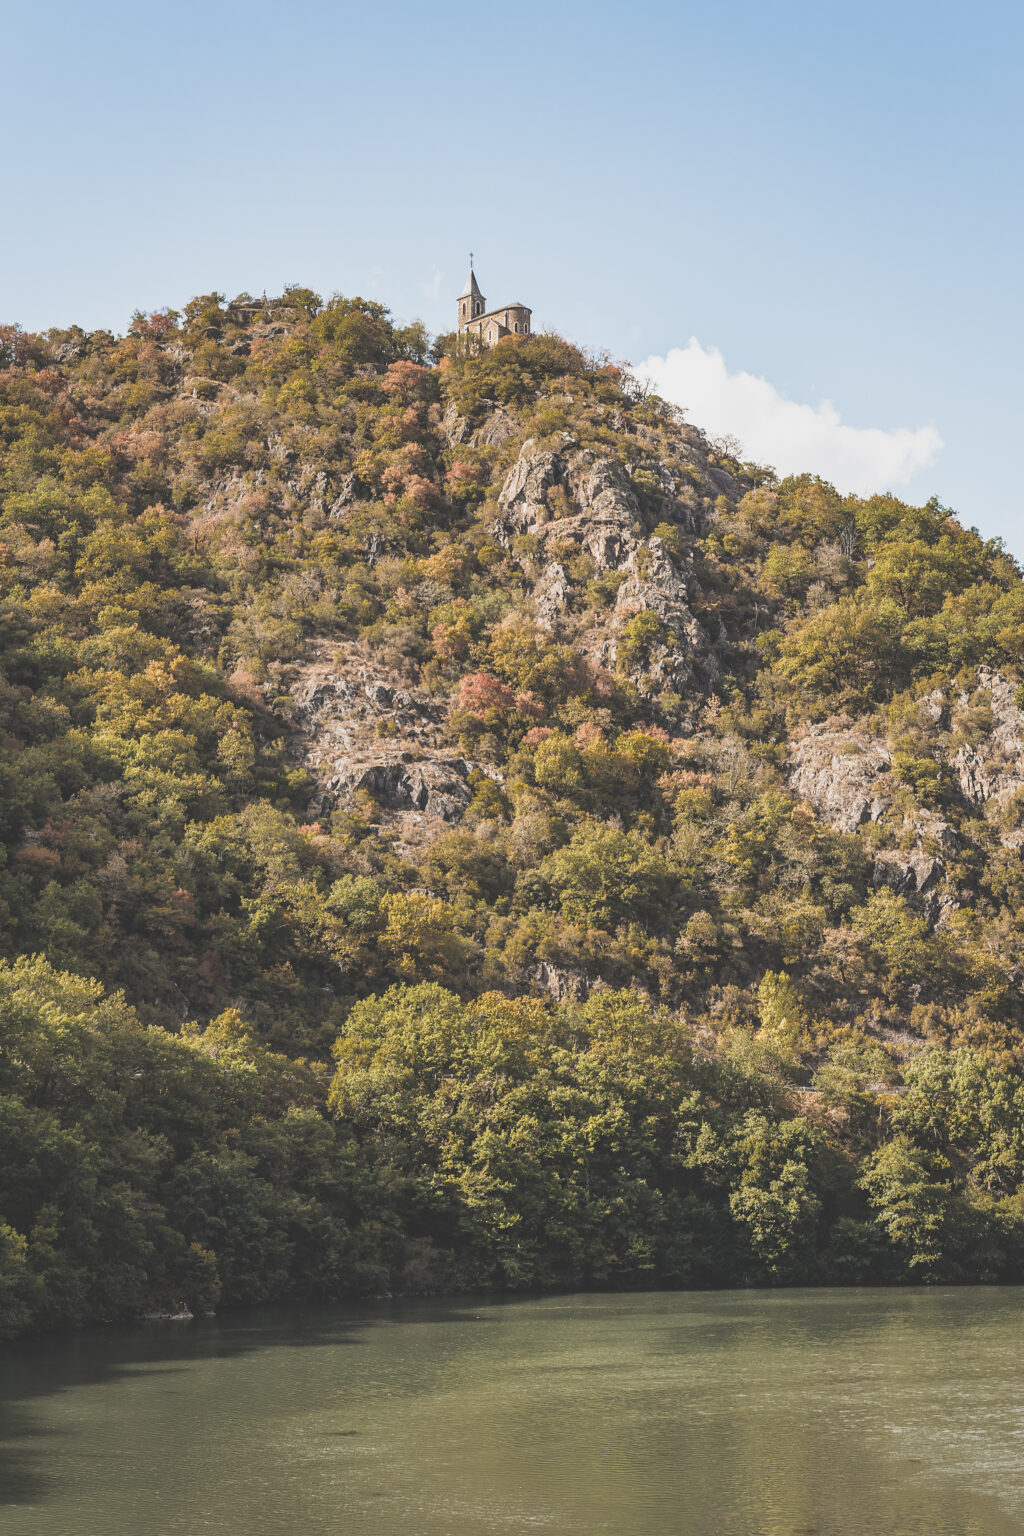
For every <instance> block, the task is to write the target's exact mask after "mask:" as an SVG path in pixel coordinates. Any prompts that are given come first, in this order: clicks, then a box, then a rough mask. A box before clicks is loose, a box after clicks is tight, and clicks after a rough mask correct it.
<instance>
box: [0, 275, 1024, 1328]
mask: <svg viewBox="0 0 1024 1536" xmlns="http://www.w3.org/2000/svg"><path fill="white" fill-rule="evenodd" d="M0 368H2V371H0V455H2V457H0V505H2V519H0V578H2V581H3V614H4V625H3V637H2V647H3V649H2V654H0V667H2V677H0V707H2V711H3V735H2V742H0V782H2V795H0V837H2V860H0V862H2V867H0V912H2V918H3V925H2V942H3V955H4V957H5V964H4V966H3V969H2V970H0V1009H2V1014H0V1029H2V1035H0V1220H2V1225H0V1244H2V1246H0V1327H2V1328H3V1330H4V1331H6V1332H8V1333H15V1332H18V1331H21V1330H23V1329H28V1328H39V1327H52V1326H60V1325H62V1324H66V1323H68V1322H79V1321H88V1320H97V1319H108V1318H117V1317H125V1316H132V1315H137V1314H139V1313H141V1312H144V1311H146V1310H151V1309H162V1308H166V1307H172V1308H173V1307H176V1306H177V1305H178V1304H179V1303H180V1302H181V1300H182V1299H184V1300H186V1301H187V1302H188V1303H189V1305H190V1306H191V1307H193V1308H196V1309H199V1308H208V1307H212V1306H214V1305H217V1304H218V1303H221V1304H232V1303H233V1304H237V1303H244V1302H249V1301H258V1300H263V1299H267V1298H278V1297H289V1296H299V1297H301V1296H309V1295H321V1296H341V1295H351V1294H359V1293H365V1292H371V1293H378V1292H382V1291H432V1290H440V1289H452V1288H458V1287H463V1288H466V1287H477V1288H480V1287H487V1288H495V1289H502V1288H516V1287H533V1288H536V1287H540V1286H554V1285H574V1286H580V1285H649V1284H660V1285H705V1286H706V1285H714V1284H772V1283H782V1284H786V1283H810V1284H813V1283H817V1282H840V1283H842V1282H874V1281H879V1282H894V1281H903V1280H944V1281H962V1280H987V1279H1012V1280H1019V1279H1021V1278H1024V1196H1022V1195H1021V1193H1020V1190H1021V1181H1022V1178H1024V1081H1022V1078H1021V1071H1022V1069H1024V922H1022V917H1021V893H1022V887H1024V868H1022V864H1021V855H1020V850H1021V846H1022V844H1024V692H1022V689H1021V657H1022V642H1024V583H1022V580H1021V576H1020V573H1019V571H1018V569H1017V567H1016V566H1015V564H1014V562H1013V561H1012V560H1011V559H1010V558H1009V556H1008V555H1007V554H1006V553H1005V551H1004V550H1003V549H1002V548H1001V547H1000V546H999V544H998V543H996V542H994V541H988V542H986V541H985V540H983V539H982V538H981V537H980V536H979V535H978V534H977V532H975V531H974V530H968V529H965V528H963V527H962V526H961V525H960V523H959V522H958V521H957V519H956V518H955V516H954V515H953V514H952V513H950V512H949V511H948V510H947V509H945V508H943V507H941V506H940V505H938V504H937V503H935V502H932V503H929V504H928V505H927V506H925V507H913V506H909V505H905V504H903V503H902V502H900V501H898V500H897V499H895V498H894V497H892V496H888V495H880V496H877V497H872V498H866V499H865V498H857V497H844V496H840V495H839V494H837V493H836V492H835V490H834V489H833V488H832V487H831V486H829V485H827V484H825V483H824V482H822V481H820V480H818V479H816V478H814V477H813V476H801V477H798V478H790V479H779V478H778V477H776V476H775V475H774V473H773V472H772V471H771V470H770V469H767V468H764V467H761V466H757V465H752V464H744V463H740V462H738V460H737V459H736V457H735V453H734V448H733V446H731V445H730V444H728V443H717V442H713V441H710V440H709V439H708V438H707V437H706V436H705V435H704V434H702V433H701V431H700V430H699V429H698V428H697V427H695V426H693V425H690V424H689V423H688V422H686V421H685V420H683V419H682V417H681V416H680V414H679V413H678V412H676V411H674V410H673V409H672V408H671V407H669V406H667V405H666V404H665V403H664V402H662V401H660V400H659V399H657V398H654V397H648V396H646V395H645V393H644V391H643V390H642V389H640V388H639V387H638V386H637V384H636V382H635V381H634V380H633V379H632V378H631V377H630V375H629V373H628V372H627V371H624V370H623V369H621V368H619V367H617V366H615V365H614V364H612V363H610V362H609V361H608V360H607V359H602V358H597V359H595V358H591V357H587V356H585V355H584V354H582V353H581V352H580V351H579V350H578V349H576V348H575V347H573V346H571V345H569V344H568V343H566V342H564V341H563V340H561V339H559V338H557V337H554V336H532V337H529V338H519V337H510V338H509V339H508V340H506V341H504V342H502V343H500V344H499V345H498V346H496V347H495V348H494V349H493V350H491V351H489V352H484V353H482V354H479V353H474V352H472V351H471V350H470V348H469V347H468V346H467V344H465V343H462V344H459V343H457V342H456V341H455V339H454V338H452V337H447V338H440V339H439V340H438V341H437V342H435V343H433V344H431V343H430V340H429V338H428V337H427V336H426V334H425V333H424V332H423V330H422V328H421V327H419V326H415V325H414V326H411V327H406V328H404V329H402V328H396V327H395V326H394V325H393V324H392V322H391V320H390V317H389V315H388V313H387V311H386V310H385V309H384V308H383V307H381V306H380V305H377V304H373V303H368V302H366V301H363V300H360V299H355V300H346V299H337V298H336V299H333V300H331V301H330V302H329V303H326V304H325V303H323V302H322V300H321V299H320V298H319V297H318V296H317V295H315V294H313V293H311V292H310V291H308V290H305V289H298V288H293V289H290V290H287V291H286V293H285V294H283V295H282V296H281V297H280V298H277V299H272V300H269V301H259V302H257V301H253V300H252V299H250V298H249V296H248V295H241V296H240V297H239V298H238V299H236V300H235V301H233V302H232V303H231V304H225V303H224V301H223V297H222V296H219V295H216V294H214V295H207V296H204V297H201V298H197V299H195V300H193V301H192V303H190V304H189V305H188V306H187V307H186V309H185V311H184V313H183V314H182V315H175V314H155V315H152V316H149V317H148V318H147V317H144V316H141V315H139V316H136V317H135V319H134V321H133V322H132V325H131V327H130V330H129V332H128V334H127V335H126V336H123V337H115V336H113V335H110V334H108V333H106V332H93V333H90V334H86V333H85V332H82V331H80V330H76V329H73V330H69V331H51V332H47V333H45V334H43V335H39V336H30V335H25V334H22V333H21V332H20V331H17V330H16V329H14V328H9V327H8V328H0Z"/></svg>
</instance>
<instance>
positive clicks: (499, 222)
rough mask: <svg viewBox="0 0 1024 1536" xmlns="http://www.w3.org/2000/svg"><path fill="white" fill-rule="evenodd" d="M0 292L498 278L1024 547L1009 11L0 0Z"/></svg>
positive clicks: (585, 339) (754, 430) (417, 298)
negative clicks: (1, 54) (0, 64)
mask: <svg viewBox="0 0 1024 1536" xmlns="http://www.w3.org/2000/svg"><path fill="white" fill-rule="evenodd" d="M0 18H2V23H3V36H4V42H5V54H6V57H7V59H8V67H7V69H6V70H5V79H4V88H3V91H2V93H0V145H2V149H0V154H2V157H3V162H2V170H3V199H2V202H0V321H8V322H10V321H14V322H18V323H20V324H22V325H23V326H24V327H25V328H26V329H30V330H31V329H43V328H45V327H47V326H51V325H69V324H72V323H76V324H79V325H82V326H85V327H86V328H94V327H107V328H110V329H112V330H117V331H123V330H124V329H125V328H126V326H127V324H128V322H129V320H130V317H131V314H132V312H133V311H134V310H136V309H143V310H151V309H155V308H158V307H161V306H164V305H170V306H171V307H180V306H181V305H182V304H183V303H185V302H186V301H187V300H188V299H189V298H190V297H192V296H193V295H194V294H196V293H207V292H210V291H212V290H219V291H221V292H223V293H225V294H226V295H227V296H228V297H229V298H230V297H233V296H234V295H235V294H236V293H239V292H241V291H243V290H246V291H249V292H252V293H259V292H261V291H262V290H264V289H266V291H267V292H269V293H275V292H279V291H280V290H281V288H282V287H283V285H284V284H286V283H290V282H297V283H301V284H303V285H304V286H310V287H313V288H315V289H317V290H318V291H319V292H320V293H322V294H324V295H325V296H326V295H329V294H330V293H333V292H341V293H345V294H350V295H352V294H362V295H363V296H364V297H368V298H373V299H377V300H379V301H381V302H383V303H385V304H387V305H388V307H389V308H390V309H391V310H392V312H393V313H394V314H395V316H396V317H397V318H398V319H400V320H403V321H405V320H409V319H412V318H419V319H422V320H423V321H424V322H425V323H426V324H427V325H428V326H429V327H430V329H431V330H432V331H440V330H447V329H449V328H451V325H452V323H453V316H454V308H453V306H454V301H455V298H456V296H457V295H458V293H459V292H460V290H461V288H462V284H463V281H464V279H465V275H466V269H467V266H468V253H469V251H470V250H472V251H474V252H475V260H476V270H477V275H478V278H479V281H480V284H481V287H482V289H483V291H484V294H485V296H486V298H487V299H488V301H489V302H491V303H495V304H498V303H505V302H509V301H511V300H513V299H520V300H522V301H523V302H524V303H526V304H529V305H531V306H532V308H533V311H534V317H533V318H534V326H535V328H548V327H550V328H553V329H556V330H558V331H559V332H560V333H561V334H563V335H565V336H567V337H568V338H569V339H571V340H573V341H575V342H578V343H579V344H581V345H584V346H586V347H588V348H590V349H593V350H597V351H607V352H608V353H609V354H611V356H612V357H613V358H615V359H619V360H628V361H629V362H630V363H632V364H633V365H634V367H635V368H636V369H637V371H638V372H641V373H642V374H643V375H645V376H646V377H648V378H650V379H651V380H652V381H653V383H654V385H655V387H656V388H657V389H658V390H659V392H660V393H662V394H664V395H665V396H666V397H667V398H671V399H673V400H674V401H675V402H676V403H677V404H679V405H681V406H683V407H684V408H685V409H686V411H687V415H688V419H689V420H691V421H693V422H694V423H696V424H697V425H699V426H702V427H704V428H706V429H707V430H708V431H710V432H711V433H712V434H713V435H715V436H725V435H730V436H735V437H737V438H738V439H739V441H740V443H741V445H742V448H743V451H744V454H745V456H747V457H750V458H755V459H757V460H758V461H759V462H762V463H768V464H773V465H774V466H775V467H776V468H777V469H778V470H779V471H780V473H790V472H794V471H799V470H801V469H808V470H812V471H814V472H816V473H819V474H822V475H824V476H825V477H826V478H829V479H831V480H833V481H834V483H835V484H836V485H837V486H839V488H840V489H842V490H856V491H862V492H863V491H867V490H869V489H875V490H879V489H892V490H895V491H897V492H898V493H899V494H900V495H902V496H904V497H905V498H906V499H908V500H914V501H924V500H926V499H927V498H928V497H930V496H933V495H935V496H938V497H939V498H940V500H941V501H942V502H943V504H945V505H946V506H949V507H952V508H953V509H955V510H956V511H957V513H958V514H959V516H960V517H961V519H962V520H963V521H964V522H965V523H967V524H969V525H974V526H976V527H978V528H979V529H980V531H981V532H982V533H983V534H985V535H986V536H999V537H1002V538H1003V539H1004V540H1005V541H1006V543H1007V544H1008V546H1009V547H1010V548H1011V549H1012V550H1013V551H1014V553H1015V554H1017V555H1018V557H1021V558H1024V519H1022V517H1021V510H1022V509H1021V498H1020V492H1019V480H1020V477H1019V474H1018V469H1017V462H1018V446H1017V440H1018V437H1019V433H1020V421H1021V416H1022V404H1024V401H1022V393H1024V392H1022V387H1021V357H1022V353H1024V323H1022V306H1021V299H1020V286H1021V280H1020V272H1019V267H1020V261H1019V253H1020V250H1021V246H1022V243H1024V242H1022V236H1024V206H1022V186H1024V182H1022V177H1021V171H1020V167H1021V159H1022V156H1021V151H1022V148H1024V144H1022V140H1024V105H1022V93H1021V90H1020V81H1019V75H1020V58H1021V56H1022V45H1024V8H1022V7H1021V6H1020V5H1019V4H1007V3H996V0H975V3H974V4H973V5H972V6H971V7H969V8H968V7H966V6H964V5H962V4H959V5H955V6H954V5H952V4H947V3H945V0H927V3H924V0H922V3H916V0H885V3H881V0H857V3H856V4H853V3H846V4H839V3H836V0H823V3H818V4H811V3H806V0H772V3H771V4H767V5H766V4H765V3H764V0H718V3H716V4H708V3H706V0H705V3H704V4H701V5H696V4H693V3H691V0H633V3H632V4H631V5H630V6H625V5H623V4H621V0H614V3H609V0H587V3H582V0H546V3H540V0H519V3H517V4H516V5H515V6H511V5H507V4H488V3H486V0H473V3H466V0H462V3H459V4H452V3H450V0H434V3H432V4H431V5H429V6H427V5H424V4H423V3H422V0H417V3H409V0H390V3H389V4H387V5H382V4H366V3H364V4H361V5H355V4H351V3H348V0H334V3H331V4H326V3H314V0H290V3H289V4H288V5H287V6H283V5H280V4H271V3H268V0H251V3H249V4H247V5H244V6H243V5H241V4H239V3H236V0H206V3H203V4H200V3H197V0H164V3H161V0H147V3H144V4H140V3H139V0H130V3H124V0H118V3H111V0H91V3H90V4H89V5H88V6H82V5H81V3H80V0H76V3H74V4H70V3H67V0H50V3H44V0H32V3H31V4H29V3H25V0H0Z"/></svg>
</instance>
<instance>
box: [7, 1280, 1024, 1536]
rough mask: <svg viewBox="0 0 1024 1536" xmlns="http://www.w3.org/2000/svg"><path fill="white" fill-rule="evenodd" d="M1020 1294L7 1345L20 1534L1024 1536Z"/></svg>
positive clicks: (592, 1306) (14, 1527) (743, 1297)
mask: <svg viewBox="0 0 1024 1536" xmlns="http://www.w3.org/2000/svg"><path fill="white" fill-rule="evenodd" d="M1022 1324H1024V1290H1016V1289H991V1290H989V1289H979V1288H973V1289H962V1290H933V1291H926V1290H906V1291H891V1290H889V1291H883V1290H834V1291H776V1292H765V1291H744V1292H736V1291H723V1292H702V1293H683V1294H680V1293H665V1292H660V1293H657V1294H650V1295H615V1296H607V1295H600V1296H594V1295H586V1296H558V1297H545V1298H540V1299H536V1298H531V1299H526V1300H501V1301H495V1300H492V1299H474V1298H459V1299H455V1300H450V1301H445V1302H439V1301H429V1302H428V1301H423V1302H404V1303H402V1302H386V1303H385V1302H381V1303H375V1304H374V1305H372V1306H364V1307H316V1308H313V1307H308V1308H297V1307H289V1308H284V1307H282V1308H267V1309H262V1310H260V1311H257V1312H247V1313H244V1314H237V1315H234V1316H231V1315H229V1316H225V1317H223V1318H219V1319H217V1320H213V1321H197V1322H194V1323H185V1324H182V1323H173V1324H172V1323H160V1324H147V1325H140V1326H137V1327H130V1328H109V1329H93V1330H89V1331H88V1332H83V1333H81V1334H77V1335H72V1336H67V1335H64V1336H61V1337H60V1338H50V1339H44V1340H35V1341H29V1342H21V1343H18V1344H15V1345H7V1346H5V1347H4V1350H3V1356H2V1365H0V1448H2V1470H0V1531H2V1532H3V1536H171V1533H183V1536H184V1533H187V1536H293V1533H294V1536H328V1533H330V1536H506V1533H508V1536H523V1533H552V1536H599V1533H605V1532H607V1533H609V1536H812V1533H815V1536H1014V1533H1024V1326H1022Z"/></svg>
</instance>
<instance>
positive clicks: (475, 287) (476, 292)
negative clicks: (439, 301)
mask: <svg viewBox="0 0 1024 1536" xmlns="http://www.w3.org/2000/svg"><path fill="white" fill-rule="evenodd" d="M455 308H456V313H457V314H458V317H459V330H460V331H464V330H465V329H466V326H467V325H468V324H469V323H470V321H471V320H475V319H476V317H477V316H478V315H482V314H483V312H484V310H485V309H486V308H487V302H486V300H485V299H484V296H483V294H482V293H481V292H480V284H479V283H478V282H477V280H476V273H475V272H474V271H473V252H472V251H470V253H469V276H468V277H467V278H466V286H465V288H463V290H462V292H461V293H460V294H459V299H458V303H457V304H456V306H455Z"/></svg>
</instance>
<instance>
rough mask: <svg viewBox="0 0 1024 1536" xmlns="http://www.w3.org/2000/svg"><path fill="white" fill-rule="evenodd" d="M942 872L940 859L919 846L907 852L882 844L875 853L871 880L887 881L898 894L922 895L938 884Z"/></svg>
mask: <svg viewBox="0 0 1024 1536" xmlns="http://www.w3.org/2000/svg"><path fill="white" fill-rule="evenodd" d="M945 873H946V866H945V865H944V864H943V862H942V860H941V859H936V858H933V857H932V856H931V855H930V854H927V853H925V852H924V851H923V849H920V848H918V849H914V850H912V851H911V852H909V853H906V852H904V851H903V850H902V849H890V848H883V849H881V850H880V851H879V852H878V853H877V854H876V855H875V867H874V871H873V873H872V877H871V878H872V883H873V884H874V885H875V886H876V887H877V886H883V885H888V886H891V888H892V889H893V890H894V891H896V893H897V894H898V895H900V896H925V895H927V894H928V893H929V892H930V891H932V890H934V888H935V887H936V886H937V885H938V883H939V881H940V880H941V879H942V877H943V875H944V874H945Z"/></svg>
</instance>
